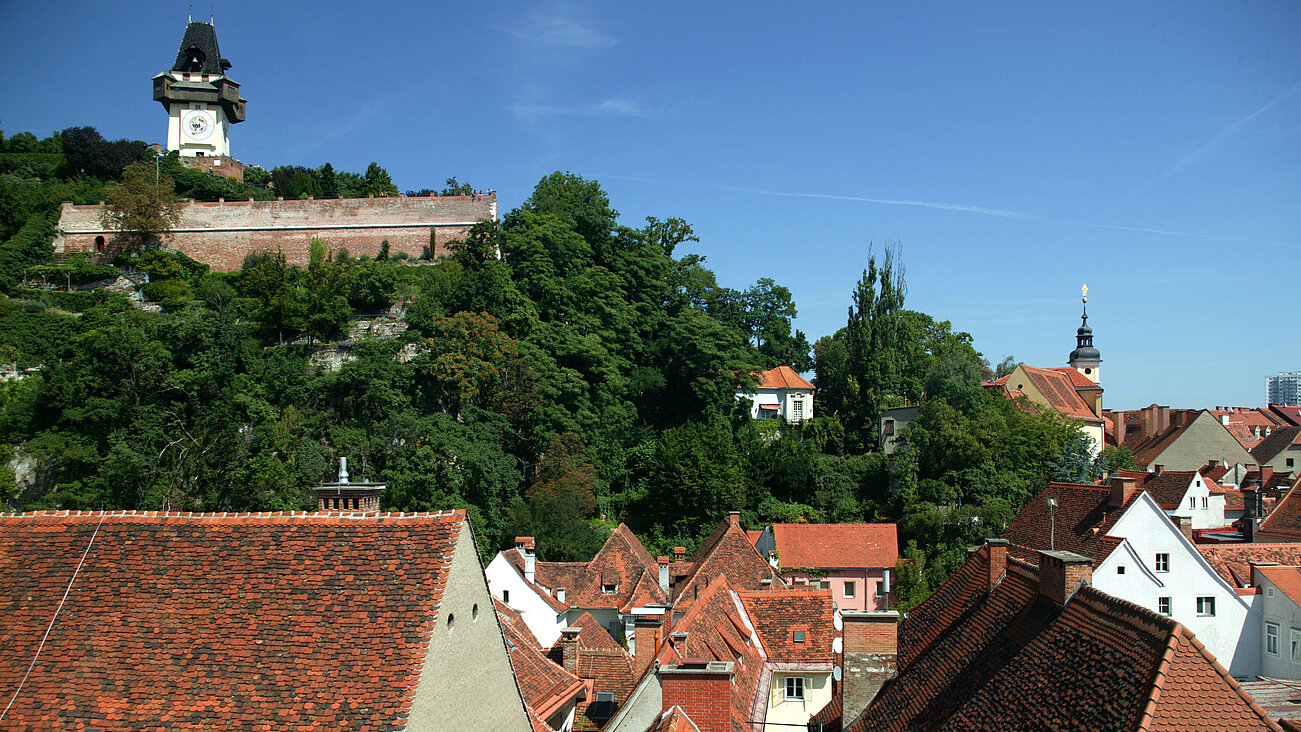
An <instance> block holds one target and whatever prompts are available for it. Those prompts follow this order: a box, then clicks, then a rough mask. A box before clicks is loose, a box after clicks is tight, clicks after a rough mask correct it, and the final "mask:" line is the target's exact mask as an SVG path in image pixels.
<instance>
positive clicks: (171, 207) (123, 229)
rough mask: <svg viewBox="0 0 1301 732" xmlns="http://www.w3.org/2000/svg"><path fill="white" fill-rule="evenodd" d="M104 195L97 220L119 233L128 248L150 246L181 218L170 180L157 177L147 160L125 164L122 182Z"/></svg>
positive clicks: (155, 171)
mask: <svg viewBox="0 0 1301 732" xmlns="http://www.w3.org/2000/svg"><path fill="white" fill-rule="evenodd" d="M107 196H108V197H107V199H106V202H107V204H108V205H107V206H105V207H104V213H103V214H102V216H101V222H102V223H103V225H104V228H106V229H113V230H114V231H117V232H119V236H120V237H122V239H123V240H124V243H125V245H126V248H127V249H130V250H135V249H140V248H143V247H146V246H151V245H154V244H155V243H157V241H158V238H159V237H160V236H162V235H164V234H167V233H168V232H170V231H171V230H172V227H173V226H176V224H177V222H179V221H180V218H181V204H180V202H179V201H177V200H176V194H175V185H174V184H173V183H172V179H171V178H168V177H166V176H162V177H159V176H158V172H157V170H156V169H155V168H154V166H152V165H149V164H148V163H143V162H135V163H131V164H130V165H127V166H126V168H125V169H124V170H123V171H122V182H121V183H118V184H117V185H115V186H112V187H111V188H109V189H108V194H107Z"/></svg>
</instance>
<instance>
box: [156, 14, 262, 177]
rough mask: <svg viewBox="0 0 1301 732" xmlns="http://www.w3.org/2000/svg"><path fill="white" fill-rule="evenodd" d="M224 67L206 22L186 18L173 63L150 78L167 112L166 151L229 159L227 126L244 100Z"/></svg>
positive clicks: (237, 118) (241, 113)
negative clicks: (187, 20) (183, 33)
mask: <svg viewBox="0 0 1301 732" xmlns="http://www.w3.org/2000/svg"><path fill="white" fill-rule="evenodd" d="M229 68H230V62H229V61H227V60H226V59H224V58H222V57H221V52H220V51H219V50H217V31H216V30H215V29H214V28H213V25H212V23H198V22H195V21H193V20H191V21H190V22H189V23H188V24H187V25H186V26H185V37H184V38H182V39H181V47H180V50H178V51H177V52H176V62H175V63H173V64H172V68H171V69H169V70H167V71H164V72H162V73H161V74H158V75H157V76H155V77H154V99H155V100H156V101H158V102H160V103H161V104H162V105H163V108H164V109H166V110H167V115H168V119H167V149H168V151H171V150H179V151H180V154H181V157H182V158H183V159H184V158H203V157H215V158H219V159H223V158H224V159H227V160H229V158H230V126H231V125H233V124H238V123H240V122H243V121H244V103H245V102H244V99H243V98H242V97H240V95H239V84H238V83H236V82H235V81H234V80H233V79H231V78H230V77H229V76H226V69H229ZM213 162H214V163H217V161H213ZM217 164H219V163H217Z"/></svg>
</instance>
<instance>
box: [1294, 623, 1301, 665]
mask: <svg viewBox="0 0 1301 732" xmlns="http://www.w3.org/2000/svg"><path fill="white" fill-rule="evenodd" d="M1292 662H1293V663H1298V662H1301V630H1297V629H1296V628H1293V629H1292Z"/></svg>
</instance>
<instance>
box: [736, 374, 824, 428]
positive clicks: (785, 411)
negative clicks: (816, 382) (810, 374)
mask: <svg viewBox="0 0 1301 732" xmlns="http://www.w3.org/2000/svg"><path fill="white" fill-rule="evenodd" d="M758 379H759V383H758V385H757V386H756V387H755V389H754V391H745V390H743V389H738V390H737V392H736V398H737V400H738V401H745V402H748V403H749V404H750V417H751V418H753V419H783V420H785V421H787V422H790V423H791V424H795V423H797V422H803V421H804V420H806V419H813V392H814V388H813V384H810V383H809V382H808V381H807V380H805V379H804V377H802V376H800V375H799V374H797V373H795V369H793V368H791V367H790V366H778V367H777V368H775V369H768V370H767V371H764V372H763V373H760V374H758Z"/></svg>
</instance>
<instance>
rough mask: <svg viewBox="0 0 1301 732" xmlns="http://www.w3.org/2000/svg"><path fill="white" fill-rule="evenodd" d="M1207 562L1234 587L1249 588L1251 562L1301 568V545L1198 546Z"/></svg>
mask: <svg viewBox="0 0 1301 732" xmlns="http://www.w3.org/2000/svg"><path fill="white" fill-rule="evenodd" d="M1197 551H1199V552H1201V553H1202V556H1203V557H1205V558H1206V562H1207V563H1208V564H1210V565H1211V567H1213V568H1214V569H1215V571H1216V572H1217V573H1219V575H1220V576H1221V577H1223V578H1224V579H1225V581H1226V582H1228V583H1229V584H1231V585H1233V586H1234V587H1239V588H1241V587H1250V586H1251V563H1252V562H1275V563H1277V564H1284V565H1301V543H1294V544H1285V543H1279V544H1198V545H1197Z"/></svg>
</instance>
